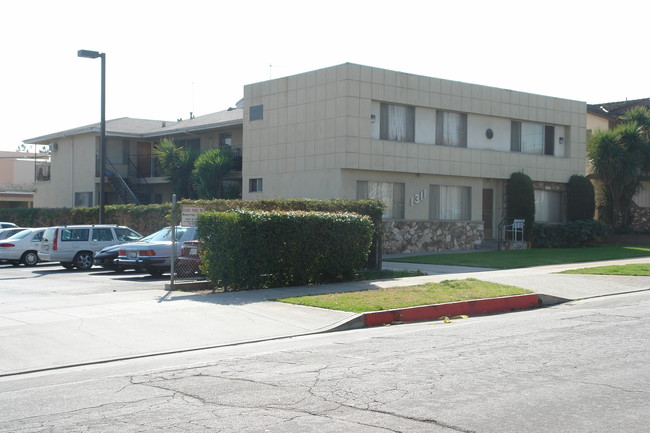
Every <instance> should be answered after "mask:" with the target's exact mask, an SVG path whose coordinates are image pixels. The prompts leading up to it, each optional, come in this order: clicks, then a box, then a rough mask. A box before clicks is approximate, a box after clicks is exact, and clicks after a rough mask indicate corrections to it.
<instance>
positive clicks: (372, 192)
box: [357, 180, 404, 219]
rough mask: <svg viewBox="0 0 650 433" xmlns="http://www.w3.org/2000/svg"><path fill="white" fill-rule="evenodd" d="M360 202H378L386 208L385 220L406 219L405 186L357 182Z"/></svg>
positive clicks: (390, 183) (398, 183) (389, 183)
mask: <svg viewBox="0 0 650 433" xmlns="http://www.w3.org/2000/svg"><path fill="white" fill-rule="evenodd" d="M357 199H358V200H378V201H381V202H382V203H384V205H385V206H386V207H385V209H384V215H383V217H384V218H385V219H403V218H404V184H403V183H400V182H397V183H392V182H372V181H365V180H360V181H357Z"/></svg>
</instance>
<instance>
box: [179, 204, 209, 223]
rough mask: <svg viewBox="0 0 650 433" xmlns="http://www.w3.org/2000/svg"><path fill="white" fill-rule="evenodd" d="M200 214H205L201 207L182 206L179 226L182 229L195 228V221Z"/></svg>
mask: <svg viewBox="0 0 650 433" xmlns="http://www.w3.org/2000/svg"><path fill="white" fill-rule="evenodd" d="M201 212H205V209H204V208H202V207H194V206H183V209H182V210H181V225H182V226H184V227H196V224H197V222H196V220H197V218H198V216H199V214H200V213H201Z"/></svg>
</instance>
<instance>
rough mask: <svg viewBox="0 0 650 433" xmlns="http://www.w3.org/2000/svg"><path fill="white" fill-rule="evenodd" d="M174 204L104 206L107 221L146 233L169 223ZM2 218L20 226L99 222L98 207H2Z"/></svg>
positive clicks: (105, 220) (0, 217)
mask: <svg viewBox="0 0 650 433" xmlns="http://www.w3.org/2000/svg"><path fill="white" fill-rule="evenodd" d="M171 208H172V206H171V204H169V203H166V204H156V205H144V206H136V205H109V206H106V207H105V209H104V222H105V223H106V224H119V225H124V226H127V227H131V228H132V229H133V230H135V231H137V232H139V233H142V234H143V235H147V234H150V233H153V232H155V231H157V230H160V229H161V228H163V227H165V226H167V225H169V224H170V221H171V220H170V214H171ZM0 221H9V222H13V223H14V224H17V225H19V226H21V227H49V226H55V225H71V224H97V222H98V221H99V207H97V206H95V207H75V208H71V209H70V208H54V209H48V208H2V209H0Z"/></svg>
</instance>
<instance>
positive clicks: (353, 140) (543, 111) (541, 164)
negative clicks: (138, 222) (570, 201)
mask: <svg viewBox="0 0 650 433" xmlns="http://www.w3.org/2000/svg"><path fill="white" fill-rule="evenodd" d="M239 107H241V108H239ZM585 121H586V104H585V103H584V102H579V101H572V100H567V99H561V98H554V97H548V96H541V95H534V94H528V93H523V92H516V91H512V90H506V89H498V88H492V87H487V86H480V85H475V84H468V83H461V82H456V81H449V80H443V79H437V78H431V77H424V76H418V75H413V74H408V73H403V72H396V71H389V70H384V69H379V68H373V67H368V66H362V65H356V64H350V63H346V64H342V65H338V66H333V67H329V68H324V69H320V70H316V71H311V72H306V73H303V74H298V75H293V76H289V77H284V78H279V79H274V80H269V81H264V82H260V83H255V84H250V85H247V86H245V87H244V99H243V101H242V104H241V105H238V108H236V109H232V110H228V111H222V112H219V113H214V114H210V115H207V116H201V117H196V118H195V119H189V120H186V121H180V122H171V123H170V122H160V121H151V120H136V119H118V120H115V121H109V122H108V123H107V136H108V145H107V159H108V161H109V164H108V165H107V170H109V171H111V172H112V173H119V175H120V177H122V178H124V179H125V180H127V179H128V180H130V183H131V185H133V189H134V190H137V191H140V194H141V195H142V191H144V192H145V193H146V194H148V198H146V197H145V199H146V200H145V199H143V200H142V201H143V202H160V201H168V200H169V195H170V193H171V188H170V186H169V184H168V181H167V180H166V179H165V178H164V177H160V176H158V175H157V173H156V167H155V163H154V162H153V159H152V157H151V152H152V148H153V146H155V144H156V142H158V141H159V140H161V139H162V138H165V137H170V138H174V139H175V141H176V143H177V144H180V145H184V146H190V147H192V146H193V147H194V148H196V149H197V150H206V149H208V148H212V147H220V146H232V147H233V148H235V149H241V154H242V159H243V165H242V171H241V172H240V173H237V174H236V175H237V176H238V177H239V179H240V180H241V181H242V184H243V188H242V193H243V198H244V199H259V198H273V197H285V198H301V197H305V198H319V199H333V198H344V199H377V200H381V201H382V202H384V203H385V204H386V212H385V214H384V220H385V230H384V235H385V236H384V246H385V252H404V251H415V250H420V251H431V250H440V249H458V248H461V249H462V248H473V247H474V246H475V245H477V244H479V243H480V242H481V240H482V239H489V238H494V237H496V233H497V229H498V227H499V223H500V222H501V220H502V218H503V217H504V209H503V206H504V202H505V197H504V194H505V184H506V181H507V179H508V178H509V177H510V175H511V174H512V173H513V172H518V171H523V172H524V173H526V174H527V175H529V176H530V177H531V178H532V179H533V181H534V186H535V198H536V220H537V221H547V222H560V221H562V220H563V218H564V190H565V185H566V183H567V182H568V180H569V178H570V177H571V176H572V175H574V174H584V173H585V135H586V132H585ZM98 126H99V125H91V126H89V127H83V128H78V129H75V130H69V131H63V132H60V133H56V134H52V135H48V136H44V137H38V138H35V139H32V140H28V141H26V143H35V144H47V143H49V144H51V146H52V150H53V152H52V168H51V180H50V181H48V182H47V185H39V187H38V191H39V192H38V194H37V196H36V198H35V205H36V206H78V205H92V204H96V203H97V191H98V185H99V183H98V177H97V173H98V165H97V163H96V160H97V155H98V146H99V144H98V143H99V138H98V137H99V128H98ZM127 183H128V182H127ZM106 188H107V190H106V193H107V197H108V200H107V203H117V202H119V199H118V187H116V186H114V185H112V184H111V185H107V186H106ZM41 191H43V192H44V193H43V194H41Z"/></svg>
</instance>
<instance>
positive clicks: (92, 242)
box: [38, 225, 142, 270]
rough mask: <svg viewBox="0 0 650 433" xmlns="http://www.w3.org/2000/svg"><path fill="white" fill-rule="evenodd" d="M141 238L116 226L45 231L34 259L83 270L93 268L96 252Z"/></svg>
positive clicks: (82, 226)
mask: <svg viewBox="0 0 650 433" xmlns="http://www.w3.org/2000/svg"><path fill="white" fill-rule="evenodd" d="M141 238H142V235H141V234H140V233H138V232H136V231H134V230H131V229H130V228H128V227H124V226H117V225H75V226H55V227H49V228H48V229H47V230H45V233H44V234H43V240H42V242H41V249H40V251H39V252H38V257H39V258H40V259H41V260H43V261H48V262H60V263H61V265H62V266H63V267H64V268H66V269H72V268H75V267H76V268H77V269H80V270H87V269H90V268H91V267H92V266H93V262H94V260H93V256H94V255H95V253H96V252H97V251H100V250H101V249H102V248H106V247H108V246H111V245H116V244H123V243H125V242H133V241H137V240H138V239H141Z"/></svg>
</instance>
